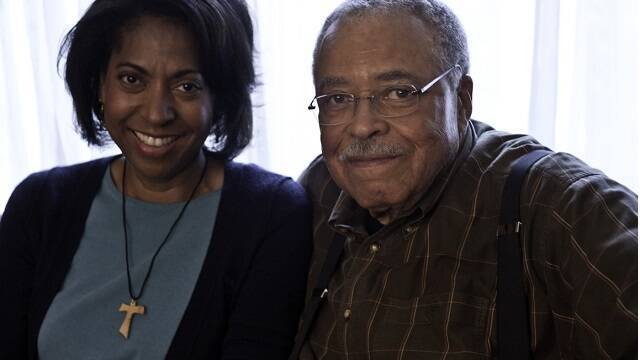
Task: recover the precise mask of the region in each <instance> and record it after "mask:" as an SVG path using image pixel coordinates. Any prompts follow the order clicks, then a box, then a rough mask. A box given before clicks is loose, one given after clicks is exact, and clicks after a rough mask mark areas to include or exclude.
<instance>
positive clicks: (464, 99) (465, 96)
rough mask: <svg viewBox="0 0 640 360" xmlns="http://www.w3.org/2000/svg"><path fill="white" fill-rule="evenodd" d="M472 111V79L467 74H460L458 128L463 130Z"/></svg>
mask: <svg viewBox="0 0 640 360" xmlns="http://www.w3.org/2000/svg"><path fill="white" fill-rule="evenodd" d="M472 111H473V79H472V78H471V76H469V75H462V78H461V79H460V84H458V128H459V129H461V130H463V129H465V128H466V127H467V122H468V121H469V119H471V112H472Z"/></svg>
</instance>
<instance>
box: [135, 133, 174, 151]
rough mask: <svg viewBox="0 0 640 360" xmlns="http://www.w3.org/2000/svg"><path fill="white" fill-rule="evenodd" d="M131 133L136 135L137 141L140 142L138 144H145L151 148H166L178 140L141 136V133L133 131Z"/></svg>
mask: <svg viewBox="0 0 640 360" xmlns="http://www.w3.org/2000/svg"><path fill="white" fill-rule="evenodd" d="M133 133H134V134H135V135H136V137H137V138H138V140H140V142H142V143H143V144H145V145H147V146H151V147H163V146H167V145H170V144H172V143H173V142H174V141H176V139H177V138H178V137H177V136H160V137H155V136H151V135H147V134H143V133H141V132H139V131H135V130H134V131H133Z"/></svg>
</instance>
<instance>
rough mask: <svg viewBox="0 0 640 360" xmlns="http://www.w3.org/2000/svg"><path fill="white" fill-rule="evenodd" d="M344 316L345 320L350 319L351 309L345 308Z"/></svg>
mask: <svg viewBox="0 0 640 360" xmlns="http://www.w3.org/2000/svg"><path fill="white" fill-rule="evenodd" d="M342 316H343V317H344V319H345V320H349V318H350V317H351V309H347V310H345V311H344V314H343V315H342Z"/></svg>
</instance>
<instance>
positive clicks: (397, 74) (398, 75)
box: [375, 70, 420, 83]
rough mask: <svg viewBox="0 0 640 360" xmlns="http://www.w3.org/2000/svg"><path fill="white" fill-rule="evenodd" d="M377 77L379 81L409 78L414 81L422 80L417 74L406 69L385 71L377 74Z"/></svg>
mask: <svg viewBox="0 0 640 360" xmlns="http://www.w3.org/2000/svg"><path fill="white" fill-rule="evenodd" d="M375 79H376V80H378V81H393V80H409V81H411V82H413V83H417V82H420V79H419V78H418V77H417V76H415V75H414V74H412V73H410V72H407V71H404V70H391V71H385V72H383V73H380V74H378V75H376V77H375Z"/></svg>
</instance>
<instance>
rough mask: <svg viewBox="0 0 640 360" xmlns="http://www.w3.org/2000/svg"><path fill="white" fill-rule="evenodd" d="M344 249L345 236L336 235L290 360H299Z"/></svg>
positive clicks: (304, 315)
mask: <svg viewBox="0 0 640 360" xmlns="http://www.w3.org/2000/svg"><path fill="white" fill-rule="evenodd" d="M343 249H344V236H343V235H341V234H338V233H336V234H335V236H334V237H333V240H332V241H331V245H330V246H329V251H328V252H327V257H326V258H325V260H324V264H322V269H321V270H320V274H319V275H318V280H317V281H316V285H315V286H314V287H313V291H312V293H311V299H310V300H309V302H308V303H307V305H306V306H305V308H304V313H303V314H302V326H301V327H300V331H298V335H297V336H296V341H295V343H294V345H293V349H292V351H291V355H289V360H297V359H298V356H299V355H300V350H301V349H302V345H303V344H304V341H305V340H306V338H307V335H308V334H309V329H311V324H313V320H314V319H315V317H316V314H317V312H318V309H319V308H320V305H321V304H322V302H323V301H324V299H325V298H326V296H327V294H328V292H329V281H330V280H331V275H333V272H334V270H335V269H336V266H337V265H338V261H339V260H340V256H341V255H342V251H343Z"/></svg>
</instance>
